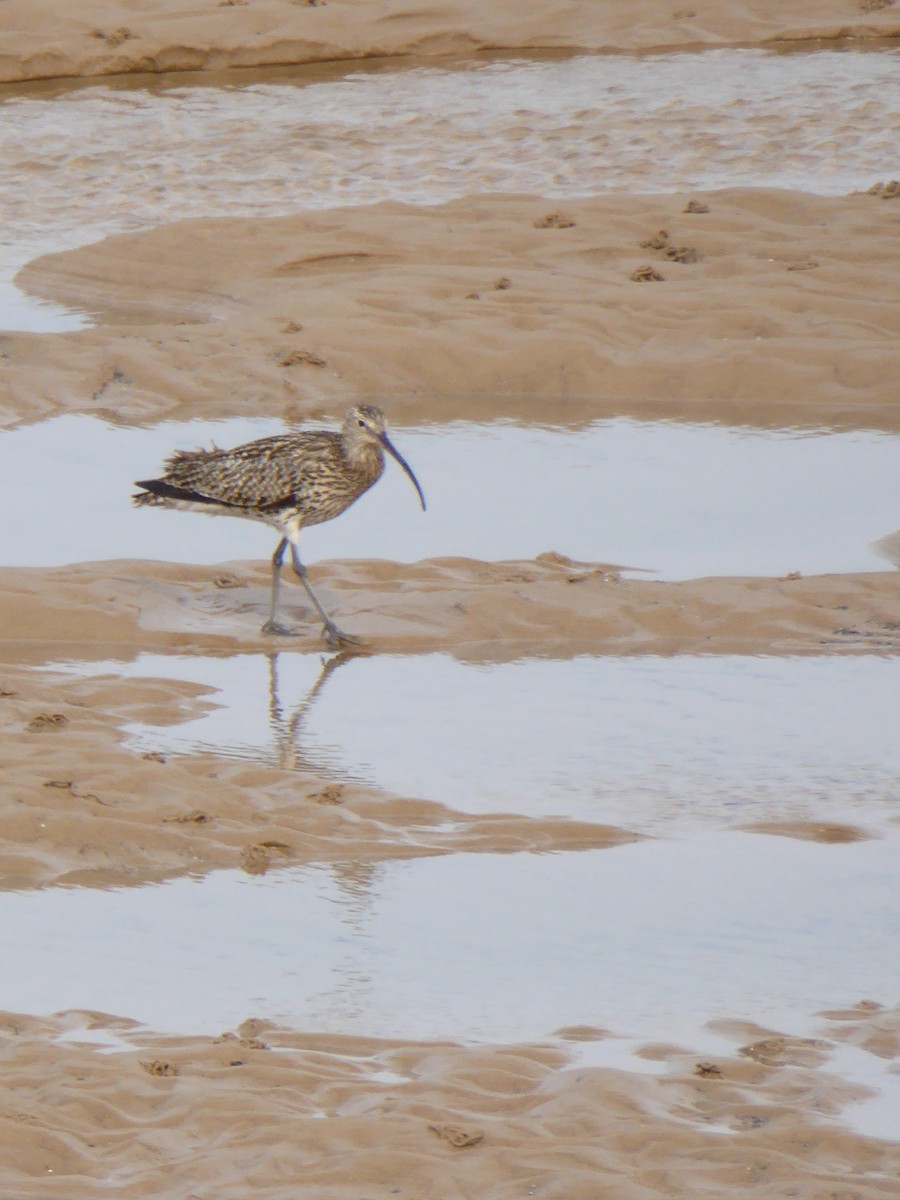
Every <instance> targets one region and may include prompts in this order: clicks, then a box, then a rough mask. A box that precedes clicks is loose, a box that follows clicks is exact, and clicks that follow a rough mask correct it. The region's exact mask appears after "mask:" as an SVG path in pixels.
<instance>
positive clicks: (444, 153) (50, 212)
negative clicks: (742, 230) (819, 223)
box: [0, 49, 900, 272]
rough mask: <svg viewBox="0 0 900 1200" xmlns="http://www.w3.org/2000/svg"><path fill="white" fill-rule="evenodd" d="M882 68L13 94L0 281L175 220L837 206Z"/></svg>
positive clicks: (898, 130)
mask: <svg viewBox="0 0 900 1200" xmlns="http://www.w3.org/2000/svg"><path fill="white" fill-rule="evenodd" d="M898 68H900V55H898V53H897V52H896V51H874V52H873V51H868V52H841V53H834V52H828V51H819V52H814V53H804V54H790V55H784V54H776V53H771V52H767V51H762V50H733V49H722V50H715V51H706V52H704V53H702V54H673V55H648V56H642V57H632V56H627V55H616V56H602V55H591V56H583V57H576V58H568V59H555V60H552V61H526V60H507V61H502V62H490V63H482V64H476V65H471V64H469V65H466V66H455V67H450V68H447V67H423V68H416V69H408V70H391V71H371V70H368V71H367V70H359V69H356V70H353V71H351V72H349V73H347V74H345V75H343V76H340V77H338V78H333V79H328V80H324V81H323V80H319V81H315V82H308V81H307V82H304V79H307V80H308V76H304V75H303V74H302V73H298V74H297V76H296V82H285V81H284V79H283V73H282V74H280V75H279V76H278V77H277V79H278V81H273V82H257V83H253V84H250V85H247V86H234V85H230V86H210V85H209V84H204V85H198V86H190V87H171V86H165V87H163V86H159V85H157V86H155V87H154V88H135V87H133V86H129V87H121V86H120V87H118V88H116V87H110V86H106V85H97V86H92V87H88V88H80V89H77V90H73V91H71V92H67V93H63V94H56V95H54V96H52V97H46V96H44V97H42V96H36V95H31V94H29V95H15V94H12V95H9V94H7V99H5V100H4V101H2V102H0V109H2V121H0V162H2V164H3V172H2V174H0V208H2V210H3V213H4V234H5V241H6V250H5V252H4V253H5V257H4V258H3V259H2V260H0V269H3V270H5V271H7V272H8V271H10V269H11V268H12V269H15V268H16V267H18V266H21V265H22V263H24V262H25V261H27V260H28V259H29V258H31V257H33V256H35V255H36V254H38V253H39V252H42V251H47V250H54V249H60V248H64V247H67V246H73V245H77V244H80V243H82V242H84V241H87V240H93V239H95V238H99V237H101V236H104V235H106V234H109V233H112V232H116V231H122V230H130V229H140V228H145V227H147V226H152V225H157V224H161V223H163V222H167V221H173V220H177V219H180V218H183V217H198V216H226V215H227V216H273V215H279V214H285V213H290V212H295V211H297V210H300V209H323V208H330V207H334V206H338V205H363V204H373V203H375V202H377V201H382V200H399V201H405V202H407V203H412V204H438V203H442V202H444V201H447V200H450V199H452V198H454V197H457V196H461V195H464V194H467V193H478V192H504V193H522V192H528V193H540V194H542V195H545V196H549V197H559V198H564V197H566V196H573V197H574V196H590V195H595V194H598V193H604V192H609V191H644V192H673V191H680V190H684V189H690V188H699V189H712V188H722V187H747V186H751V187H782V188H794V189H799V190H803V191H813V192H821V193H832V194H840V193H844V192H847V191H850V190H853V189H854V188H860V187H865V186H868V185H869V184H871V183H872V182H873V181H874V180H875V179H880V178H883V177H884V173H885V172H886V171H888V172H889V171H890V167H891V164H892V163H894V162H896V149H897V145H898V141H900V69H898Z"/></svg>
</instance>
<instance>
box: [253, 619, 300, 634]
mask: <svg viewBox="0 0 900 1200" xmlns="http://www.w3.org/2000/svg"><path fill="white" fill-rule="evenodd" d="M260 633H262V634H264V635H265V636H267V637H301V636H302V633H303V631H302V630H300V629H292V628H291V626H290V625H282V623H281V622H280V621H272V620H268V621H266V623H265V625H263V627H262V629H261V630H260Z"/></svg>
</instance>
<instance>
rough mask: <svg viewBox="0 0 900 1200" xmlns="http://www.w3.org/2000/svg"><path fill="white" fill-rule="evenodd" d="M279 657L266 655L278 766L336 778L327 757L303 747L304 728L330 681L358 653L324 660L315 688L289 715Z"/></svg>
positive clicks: (338, 654)
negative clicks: (280, 678)
mask: <svg viewBox="0 0 900 1200" xmlns="http://www.w3.org/2000/svg"><path fill="white" fill-rule="evenodd" d="M279 657H280V655H279V654H278V653H277V652H272V653H269V654H267V655H266V659H267V660H268V664H269V728H270V729H271V730H272V736H273V739H274V744H275V750H276V754H277V759H278V765H279V766H280V767H284V768H285V769H286V770H291V771H299V770H307V771H315V772H316V774H319V775H325V776H330V777H332V778H334V777H335V776H336V772H335V770H334V766H333V765H332V764H331V763H329V762H328V761H327V759H325V758H324V757H317V756H316V755H315V754H314V752H313V751H311V750H307V749H304V748H303V726H304V723H305V722H306V719H307V717H308V716H309V714H310V711H311V710H312V708H313V705H314V704H315V703H316V701H317V700H318V699H319V697H320V696H321V695H322V692H323V691H324V690H325V685H326V684H327V683H328V680H329V679H330V678H331V677H332V675H333V674H334V673H335V671H337V670H338V669H339V668H340V667H342V666H343V665H344V664H345V663H347V662H349V661H350V659H351V658H357V657H358V652H356V651H352V650H341V651H339V652H338V653H337V654H332V655H330V656H329V657H327V658H326V657H324V656H323V657H322V659H321V663H322V669H321V670H320V671H319V674H318V676H317V677H316V680H315V682H314V683H313V685H312V687H311V688H310V689H309V691H308V692H307V693H306V695H305V696H304V697H303V699H302V700H301V701H300V703H299V704H298V705H296V706H295V707H294V708H293V710H292V711H291V712H290V713H285V710H284V706H283V705H282V703H281V696H280V688H279V679H278V659H279Z"/></svg>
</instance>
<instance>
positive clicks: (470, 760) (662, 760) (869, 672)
mask: <svg viewBox="0 0 900 1200" xmlns="http://www.w3.org/2000/svg"><path fill="white" fill-rule="evenodd" d="M61 669H65V670H75V671H78V672H82V671H84V672H89V673H91V674H95V673H107V672H110V673H115V674H121V675H125V676H132V677H143V676H151V677H158V678H175V679H188V680H195V681H199V682H203V683H205V684H208V685H209V686H212V687H215V688H218V689H220V690H219V691H217V692H216V693H214V694H213V695H211V696H209V697H204V698H203V701H202V704H203V707H204V708H205V707H206V706H207V705H209V706H211V707H210V708H209V711H208V712H207V713H206V715H204V716H201V717H197V718H194V719H190V720H186V721H185V722H183V723H181V724H177V725H171V726H169V725H167V726H165V727H147V726H135V725H132V726H128V727H126V732H127V733H129V734H130V737H131V740H132V743H133V744H134V745H136V746H137V747H139V748H140V749H167V750H175V751H191V750H195V749H197V748H200V747H206V748H209V749H212V750H214V751H216V752H219V753H225V754H237V755H240V756H243V757H248V758H251V759H261V760H265V761H270V762H281V763H283V764H284V765H289V766H292V765H295V766H299V767H310V768H312V769H314V770H317V771H321V772H322V773H323V774H324V775H326V776H329V777H334V778H344V777H346V776H352V777H355V778H358V779H362V780H366V781H369V782H372V783H375V784H377V785H379V786H381V787H383V788H385V789H387V790H388V791H390V792H394V793H397V794H399V795H404V796H416V797H420V798H424V799H429V800H433V801H438V802H441V803H444V804H447V805H449V806H451V807H453V808H455V809H457V810H461V811H464V812H480V813H487V812H511V813H520V814H524V815H527V816H532V817H540V816H547V815H563V816H567V817H571V818H576V819H580V820H588V821H596V822H607V823H613V824H617V825H622V826H624V827H625V828H629V829H637V830H640V831H644V832H659V831H662V830H666V831H668V832H672V833H680V832H685V831H687V830H689V829H696V828H698V827H710V826H713V827H717V828H718V827H721V826H722V825H729V824H732V825H734V824H741V823H746V822H749V821H760V820H790V819H803V820H808V821H827V820H844V821H847V820H849V821H853V820H857V821H863V822H866V821H871V822H874V823H875V824H876V825H881V824H882V823H883V822H885V821H887V820H888V819H889V818H890V816H891V815H892V814H895V813H896V801H897V796H898V789H900V740H898V739H897V737H896V698H897V695H898V694H900V659H898V658H896V657H893V658H880V657H876V656H860V657H846V656H844V657H841V656H830V657H815V658H751V657H746V658H745V657H737V656H721V657H687V656H677V657H673V658H658V657H653V656H639V657H633V658H587V657H583V658H575V659H572V660H565V661H556V660H544V659H533V660H523V661H519V662H512V663H505V664H502V665H489V666H475V665H471V664H464V663H460V662H458V661H456V660H455V659H453V658H450V657H449V656H445V655H437V654H432V655H420V656H400V655H397V656H393V655H377V656H373V657H362V658H352V659H350V660H349V661H346V662H344V663H342V664H340V665H338V666H337V667H336V669H335V670H333V671H332V672H331V674H330V676H329V677H328V678H327V679H325V680H324V682H323V685H322V687H321V690H320V691H319V693H318V695H316V696H315V697H314V699H313V702H312V703H311V704H310V705H309V707H308V709H307V710H306V711H304V712H302V719H301V720H300V721H299V723H298V725H297V728H296V729H294V730H293V731H290V730H288V728H287V722H288V721H289V720H290V717H291V714H292V713H293V712H295V711H297V710H298V708H299V709H301V710H302V708H303V706H304V704H305V701H306V698H307V696H308V693H309V691H310V689H311V688H312V687H313V686H314V685H315V683H316V680H317V678H318V676H319V674H320V669H321V658H320V656H319V655H317V654H303V655H297V654H280V655H278V656H277V677H276V682H277V700H278V702H279V705H280V709H281V712H282V714H283V717H284V724H283V725H282V726H281V728H280V729H273V727H272V725H271V724H270V720H269V701H270V696H269V685H270V676H269V662H268V661H267V659H266V657H265V656H264V655H260V654H244V655H237V656H234V657H230V658H189V657H179V656H164V655H151V654H145V655H141V656H139V658H138V659H137V660H136V662H133V663H97V664H83V663H79V664H72V665H70V666H68V667H65V666H64V667H62V668H61ZM288 750H290V752H288Z"/></svg>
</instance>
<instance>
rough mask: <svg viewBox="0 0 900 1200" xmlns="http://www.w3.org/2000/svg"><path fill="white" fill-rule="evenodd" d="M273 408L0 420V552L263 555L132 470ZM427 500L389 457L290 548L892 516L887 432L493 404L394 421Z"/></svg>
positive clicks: (892, 446)
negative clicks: (149, 419) (444, 419)
mask: <svg viewBox="0 0 900 1200" xmlns="http://www.w3.org/2000/svg"><path fill="white" fill-rule="evenodd" d="M282 431H283V427H282V426H281V425H280V424H279V423H277V422H274V421H257V420H246V419H245V420H241V419H237V420H230V421H189V422H183V423H174V422H163V423H161V424H159V425H155V426H152V427H149V428H145V429H138V428H128V427H117V426H111V425H108V424H105V423H104V422H102V421H99V420H97V419H96V418H94V417H88V416H63V417H57V418H54V419H53V420H49V421H44V422H41V423H40V424H37V425H31V426H24V427H21V428H18V429H15V430H11V431H6V432H0V474H2V476H3V479H4V482H5V485H6V487H7V488H8V489H9V491H10V494H14V495H16V496H17V497H18V506H17V517H16V520H15V521H8V522H6V523H4V524H3V526H2V528H0V564H2V565H5V566H51V565H58V564H64V563H71V562H93V561H101V560H105V559H115V558H131V557H139V558H149V559H153V558H155V559H161V560H165V561H170V562H209V563H212V562H222V561H232V560H237V559H242V558H249V559H265V558H268V557H269V556H270V555H271V553H272V551H273V550H274V548H275V543H276V541H277V535H276V534H275V532H274V531H271V530H268V529H266V528H264V527H262V526H259V525H254V524H251V523H250V522H247V521H238V520H224V519H213V518H211V517H207V516H203V515H200V514H193V513H183V512H166V511H164V510H152V509H137V510H135V509H133V508H132V506H131V503H130V500H129V496H130V494H131V492H132V491H133V490H134V488H133V481H134V480H136V479H146V478H152V477H154V476H155V475H158V474H159V472H160V468H161V464H162V460H163V459H164V458H165V457H166V456H167V455H168V454H169V453H171V451H172V450H174V449H176V448H179V447H180V448H191V447H195V446H198V445H209V444H211V443H212V442H215V443H216V444H217V445H219V446H224V447H227V446H232V445H236V444H238V443H240V442H242V441H246V440H249V439H252V438H256V437H261V436H263V435H266V434H270V433H276V432H282ZM392 436H393V437H394V440H395V442H396V444H397V446H398V447H399V448H400V450H401V452H402V453H403V454H404V455H405V456H406V457H407V458H408V460H409V462H410V463H411V464H412V466H413V469H414V470H415V472H416V474H417V476H418V478H419V481H420V482H421V484H422V487H423V489H424V491H425V495H426V497H427V500H428V511H427V513H424V514H423V513H422V512H421V510H420V509H419V505H418V500H417V498H416V495H415V492H414V491H413V489H412V487H411V486H410V483H409V480H407V479H406V478H405V477H404V476H403V474H402V472H400V471H399V470H398V469H397V468H396V464H394V463H393V462H391V461H390V460H389V461H388V464H387V468H386V470H385V474H384V477H383V479H382V480H381V481H380V482H379V483H378V485H377V486H376V487H375V488H374V489H373V490H372V491H371V492H370V493H369V494H368V495H366V496H364V497H363V498H362V500H361V501H360V502H359V503H358V504H356V505H355V506H354V507H353V508H351V509H350V510H349V511H348V512H346V513H345V514H343V515H342V516H341V517H340V518H339V519H338V520H336V521H331V522H328V523H327V524H325V525H321V526H317V527H314V528H312V529H309V530H307V531H306V532H305V533H304V534H303V538H302V541H301V553H302V555H303V557H304V558H305V560H306V561H308V562H315V561H318V560H322V559H339V558H382V559H390V560H394V561H401V562H415V561H418V560H420V559H424V558H438V557H443V556H456V555H458V556H462V557H466V558H474V559H481V560H486V561H496V560H503V559H531V558H534V557H535V556H536V555H538V554H541V553H543V552H545V551H556V552H558V553H561V554H566V555H568V556H569V557H571V558H574V559H580V560H583V561H586V562H603V563H612V564H618V565H621V566H625V567H630V568H634V569H637V570H642V571H648V572H652V573H654V575H655V576H656V577H659V578H663V579H686V578H694V577H698V576H703V575H784V574H787V573H788V572H791V571H801V572H802V573H803V574H819V573H827V572H833V571H874V570H887V569H891V568H892V564H890V563H889V562H888V561H887V560H886V559H885V558H883V557H879V556H878V554H876V553H875V551H874V550H873V549H872V544H873V543H874V542H875V541H876V540H878V539H880V538H883V537H884V536H885V535H889V534H891V533H892V532H893V531H894V530H896V529H897V527H898V525H900V475H898V472H897V457H898V444H900V439H898V437H897V435H894V434H886V433H877V432H874V431H867V430H862V431H855V432H847V433H836V432H831V431H828V430H817V431H806V432H800V431H797V430H790V429H787V430H753V429H749V428H739V427H732V426H724V425H712V424H691V423H687V422H674V421H634V420H629V419H624V418H620V419H614V420H604V421H596V422H594V423H592V424H590V425H587V426H585V427H582V428H577V429H572V428H564V427H539V426H530V425H517V424H514V423H512V422H508V421H498V422H493V423H485V424H475V423H459V424H450V425H442V426H435V427H425V428H414V429H398V430H395V431H392Z"/></svg>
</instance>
